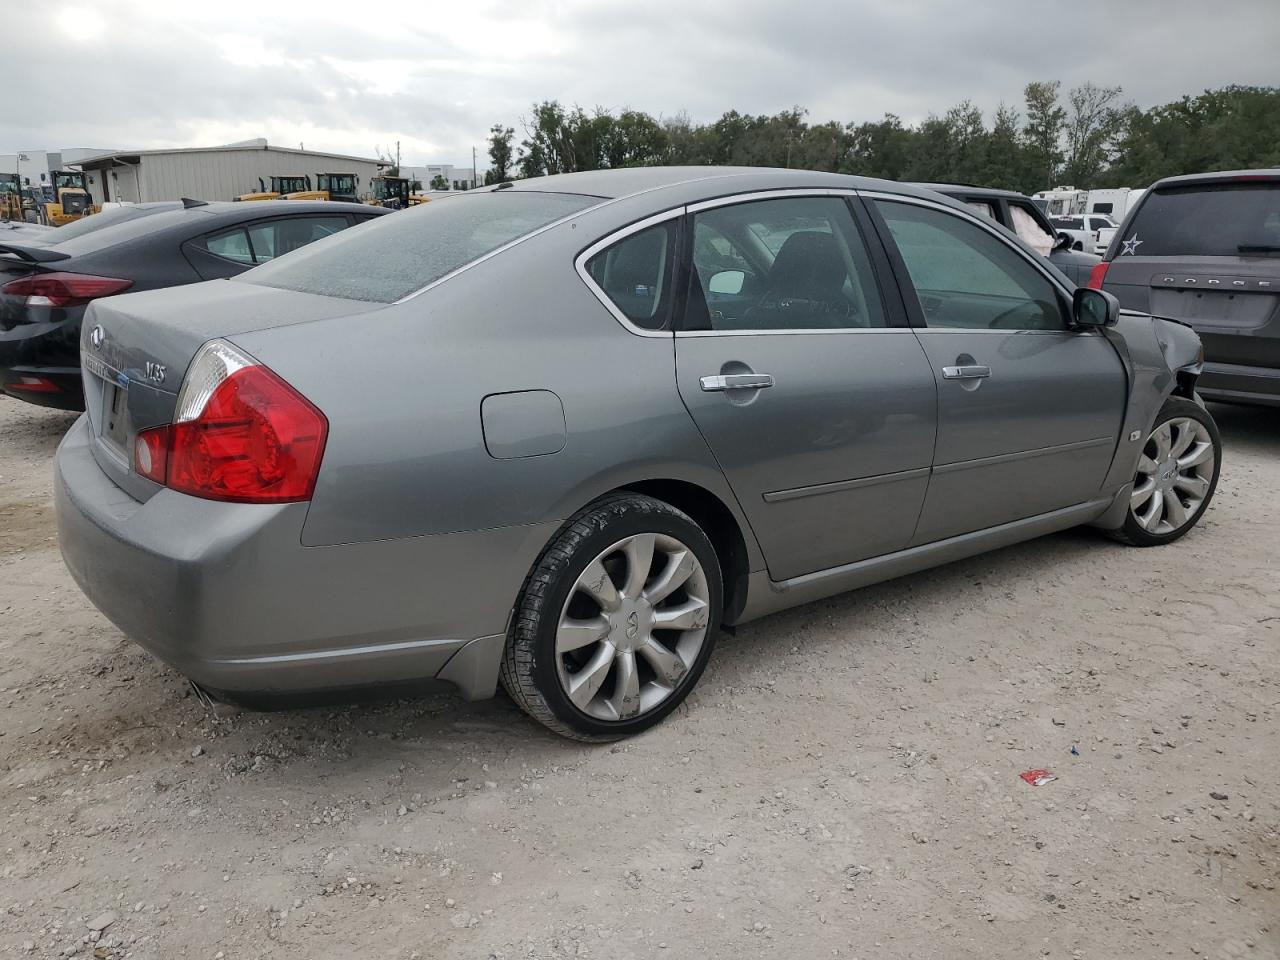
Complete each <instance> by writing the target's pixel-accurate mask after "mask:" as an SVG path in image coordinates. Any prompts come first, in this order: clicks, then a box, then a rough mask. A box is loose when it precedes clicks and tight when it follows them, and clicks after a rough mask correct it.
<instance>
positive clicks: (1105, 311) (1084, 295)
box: [1071, 287, 1120, 329]
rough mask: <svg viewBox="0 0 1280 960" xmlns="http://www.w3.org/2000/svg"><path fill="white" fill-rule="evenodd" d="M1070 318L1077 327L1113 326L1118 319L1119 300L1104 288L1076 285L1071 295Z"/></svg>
mask: <svg viewBox="0 0 1280 960" xmlns="http://www.w3.org/2000/svg"><path fill="white" fill-rule="evenodd" d="M1071 319H1072V322H1074V324H1075V325H1076V326H1077V327H1081V328H1085V329H1090V328H1100V327H1114V326H1115V325H1116V321H1118V320H1119V319H1120V301H1119V300H1117V299H1116V298H1115V297H1114V296H1112V295H1111V294H1109V293H1107V291H1105V290H1094V289H1093V288H1092V287H1076V292H1075V293H1074V294H1073V295H1072V297H1071Z"/></svg>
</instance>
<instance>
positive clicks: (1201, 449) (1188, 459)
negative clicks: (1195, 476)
mask: <svg viewBox="0 0 1280 960" xmlns="http://www.w3.org/2000/svg"><path fill="white" fill-rule="evenodd" d="M1212 458H1213V444H1212V443H1207V442H1201V443H1197V444H1196V445H1195V446H1194V447H1192V448H1191V449H1190V450H1189V451H1188V452H1187V453H1185V454H1184V455H1183V456H1181V457H1179V458H1178V469H1179V470H1188V469H1190V468H1191V467H1198V466H1200V464H1202V463H1207V462H1208V461H1209V460H1210V459H1212Z"/></svg>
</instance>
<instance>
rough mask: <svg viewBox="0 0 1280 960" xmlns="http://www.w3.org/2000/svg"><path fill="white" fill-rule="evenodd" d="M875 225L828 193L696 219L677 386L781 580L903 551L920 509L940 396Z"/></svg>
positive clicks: (696, 212)
mask: <svg viewBox="0 0 1280 960" xmlns="http://www.w3.org/2000/svg"><path fill="white" fill-rule="evenodd" d="M859 216H860V217H862V218H864V221H865V212H862V211H860V212H859ZM869 229H870V226H869V221H865V222H864V223H863V225H862V226H859V224H858V223H857V222H856V221H855V217H854V214H853V212H852V210H851V208H850V205H849V202H848V198H847V197H844V196H839V195H835V194H830V193H828V194H827V195H822V196H805V195H799V194H789V195H786V196H768V195H766V196H757V197H736V198H728V199H720V200H715V201H711V202H708V203H704V204H699V205H696V206H693V207H690V209H689V212H688V215H687V221H686V225H685V235H686V237H688V238H690V240H689V242H688V243H686V252H685V255H684V256H685V259H684V276H685V277H686V279H687V284H688V289H687V296H686V298H685V306H684V309H683V312H682V314H681V316H680V317H679V323H678V325H677V331H676V335H675V353H676V379H677V383H678V386H679V390H680V395H681V397H682V399H683V400H684V403H685V405H686V407H687V408H688V410H689V413H690V414H691V415H692V416H693V419H694V421H695V422H696V423H697V425H698V428H699V429H700V430H701V432H702V434H703V436H704V437H705V438H706V441H707V443H708V444H709V445H710V447H711V450H712V451H713V453H714V454H715V456H716V458H717V460H718V461H719V464H720V466H721V468H722V469H723V470H724V473H725V476H726V477H727V478H728V480H729V483H730V485H731V486H732V488H733V491H734V493H735V495H736V496H737V498H738V502H739V503H740V504H741V506H742V509H743V511H744V513H745V514H746V516H747V518H748V519H749V521H750V523H751V526H752V529H753V530H754V532H755V534H756V537H757V540H758V541H759V543H760V545H761V548H762V550H763V552H764V556H765V560H766V563H767V564H768V568H769V573H770V576H771V577H772V578H773V579H774V580H784V579H788V578H791V577H797V576H801V575H803V574H806V573H812V572H814V571H817V570H821V569H825V568H828V567H833V566H838V565H840V564H845V563H850V562H853V561H857V560H861V559H864V558H867V557H873V556H877V555H881V554H886V553H891V552H893V551H895V550H900V549H902V548H903V547H905V546H906V545H907V543H908V542H909V541H910V540H911V537H912V534H913V532H914V530H915V526H916V521H917V520H918V518H919V515H920V509H921V506H922V504H923V502H924V495H925V490H926V488H927V486H928V474H929V465H930V461H931V458H932V452H933V443H934V433H935V422H936V416H937V413H936V408H937V390H936V387H935V385H934V380H933V374H932V372H931V370H930V368H929V364H928V361H927V359H926V357H925V355H924V352H923V350H922V349H921V347H920V344H919V342H918V341H917V340H916V338H915V336H914V335H913V334H912V333H911V331H910V329H909V328H908V327H907V325H906V323H905V315H904V314H903V312H902V308H901V302H900V300H894V299H892V298H891V297H890V296H887V295H886V294H885V292H884V291H886V290H892V289H893V288H892V285H891V284H887V285H885V286H883V287H882V285H881V283H880V282H878V278H880V279H887V274H888V264H887V261H886V260H885V259H884V254H883V250H881V249H880V248H879V246H878V245H877V243H876V241H875V239H874V233H872V234H870V236H871V238H872V239H871V242H868V239H867V237H868V234H867V231H868V230H869ZM877 261H878V263H879V268H878V269H877V266H876V263H877Z"/></svg>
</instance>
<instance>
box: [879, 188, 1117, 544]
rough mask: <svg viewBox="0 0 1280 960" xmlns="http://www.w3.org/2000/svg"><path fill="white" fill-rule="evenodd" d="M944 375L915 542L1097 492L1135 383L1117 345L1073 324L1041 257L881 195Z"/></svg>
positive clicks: (929, 345)
mask: <svg viewBox="0 0 1280 960" xmlns="http://www.w3.org/2000/svg"><path fill="white" fill-rule="evenodd" d="M873 207H874V210H875V213H876V216H877V218H878V219H877V222H878V223H879V224H880V226H881V229H882V232H883V233H884V235H885V237H886V241H887V242H888V244H889V245H890V259H891V262H893V264H894V269H895V272H896V274H897V275H898V281H899V285H900V286H901V288H902V289H903V291H904V294H907V295H908V303H907V310H908V314H909V315H910V316H911V318H912V323H913V325H914V327H915V332H916V335H917V337H918V339H919V342H920V343H921V345H922V346H923V348H924V351H925V353H926V355H927V356H928V358H929V362H930V366H931V368H932V370H933V373H934V375H935V376H936V377H937V383H938V441H937V448H936V451H935V453H934V458H933V473H932V478H931V480H930V482H929V491H928V495H927V497H926V499H925V505H924V510H923V513H922V514H921V517H920V524H919V527H918V528H917V530H916V533H915V537H914V539H913V541H912V542H913V544H923V543H930V542H933V541H936V540H943V539H945V538H947V537H951V536H957V535H959V534H964V533H969V532H972V531H975V530H981V529H984V528H987V527H992V526H997V525H999V524H1002V523H1009V522H1011V521H1015V520H1020V519H1023V518H1025V517H1031V516H1035V515H1037V514H1041V513H1047V512H1050V511H1052V510H1056V509H1059V508H1061V507H1067V506H1071V505H1074V504H1078V503H1084V502H1086V501H1088V500H1090V499H1092V498H1094V497H1096V496H1097V494H1098V491H1099V488H1100V487H1101V485H1102V482H1103V480H1104V478H1105V476H1106V474H1107V470H1108V469H1109V467H1110V465H1111V459H1112V456H1113V454H1114V452H1115V448H1116V443H1117V441H1118V439H1119V431H1120V426H1121V419H1122V415H1123V413H1124V407H1125V398H1126V392H1127V384H1126V378H1125V373H1124V369H1123V367H1122V365H1121V362H1120V358H1119V356H1118V355H1117V354H1116V352H1115V349H1114V348H1113V347H1112V346H1111V343H1110V342H1109V341H1108V340H1107V339H1106V338H1105V337H1104V336H1102V335H1101V334H1099V333H1097V332H1093V331H1075V330H1072V329H1070V328H1069V325H1068V319H1067V318H1068V316H1069V308H1068V302H1067V299H1066V294H1065V291H1064V290H1063V289H1061V288H1060V287H1059V285H1058V284H1057V283H1056V282H1054V281H1053V280H1052V279H1051V278H1050V275H1049V274H1048V273H1047V272H1046V271H1045V270H1044V268H1043V267H1041V266H1040V264H1039V263H1038V262H1037V258H1035V257H1034V255H1033V254H1031V253H1029V252H1027V251H1024V250H1023V249H1021V248H1019V247H1017V246H1016V245H1015V244H1014V243H1013V242H1012V241H1011V240H1009V239H1007V238H1006V237H1004V236H1002V235H1001V234H999V233H997V232H996V231H994V230H991V229H989V228H987V227H986V226H983V225H981V224H980V221H979V220H977V219H976V218H970V217H968V216H966V215H964V214H962V213H960V212H958V211H953V210H951V209H949V208H946V207H942V206H941V205H936V204H932V203H929V202H925V201H918V202H917V201H914V200H907V199H906V198H890V197H887V196H886V197H883V198H879V199H876V200H875V201H874V204H873Z"/></svg>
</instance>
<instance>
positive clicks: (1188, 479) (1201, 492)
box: [1173, 474, 1209, 500]
mask: <svg viewBox="0 0 1280 960" xmlns="http://www.w3.org/2000/svg"><path fill="white" fill-rule="evenodd" d="M1173 485H1174V486H1175V487H1177V488H1178V489H1179V490H1185V491H1187V493H1189V494H1191V496H1193V497H1195V498H1196V499H1197V500H1203V499H1204V498H1205V495H1206V494H1207V493H1208V492H1209V481H1208V480H1205V479H1204V478H1203V477H1197V476H1196V475H1195V474H1179V475H1178V477H1177V479H1175V480H1174V481H1173Z"/></svg>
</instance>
